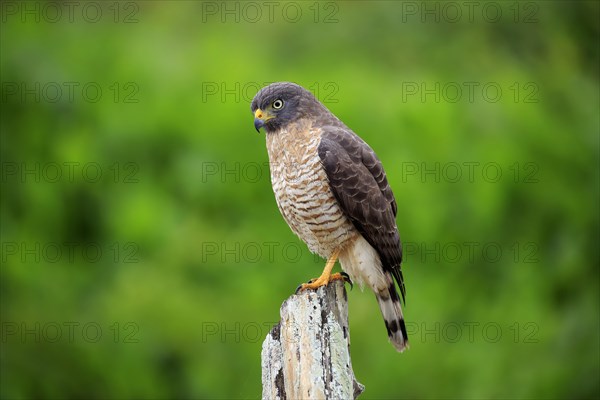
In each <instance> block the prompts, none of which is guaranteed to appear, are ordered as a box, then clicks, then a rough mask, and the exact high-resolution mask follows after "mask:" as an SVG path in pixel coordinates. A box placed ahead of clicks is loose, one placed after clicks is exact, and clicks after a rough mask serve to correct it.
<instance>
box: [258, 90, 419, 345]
mask: <svg viewBox="0 0 600 400" xmlns="http://www.w3.org/2000/svg"><path fill="white" fill-rule="evenodd" d="M251 109H252V112H253V113H254V114H255V117H256V119H255V127H256V129H257V130H259V129H260V128H261V127H265V129H266V132H267V138H266V141H267V152H268V154H269V161H270V167H271V182H272V185H273V191H274V193H275V198H276V200H277V205H278V207H279V210H280V212H281V214H282V215H283V217H284V219H285V221H286V222H287V223H288V225H289V226H290V228H291V229H292V231H293V232H294V233H295V234H296V235H298V236H299V237H300V239H302V240H303V241H304V242H305V243H306V244H307V245H308V247H309V249H310V250H311V251H312V252H314V253H317V254H319V255H320V256H322V257H324V258H328V259H330V261H331V260H333V261H332V263H331V265H333V262H335V259H336V258H337V256H338V254H339V260H340V264H341V266H342V269H343V270H344V271H346V272H347V273H348V275H349V276H350V277H351V279H352V280H355V281H357V282H358V283H359V284H361V286H362V285H363V284H365V283H366V284H367V286H369V287H370V288H371V290H373V292H374V293H375V296H376V297H377V301H378V303H379V306H380V309H381V312H382V314H383V317H384V321H385V325H386V328H387V331H388V335H389V337H390V340H391V342H392V344H393V345H394V347H395V348H396V349H397V350H398V351H403V350H404V349H405V348H406V347H407V345H408V338H407V334H406V328H405V324H404V318H403V316H402V309H401V307H400V297H399V295H398V292H397V290H396V285H395V283H394V281H396V282H397V284H398V286H399V287H400V293H401V294H402V298H403V299H404V297H405V288H404V281H403V277H402V272H401V269H400V264H401V262H402V248H401V245H400V238H399V234H398V228H397V227H396V220H395V218H396V212H397V205H396V201H395V199H394V195H393V193H392V189H391V188H390V186H389V184H388V182H387V178H386V174H385V171H384V169H383V166H382V164H381V162H380V161H379V159H378V158H377V155H376V154H375V152H374V151H373V150H372V149H371V148H370V147H369V145H368V144H367V143H366V142H365V141H363V140H362V139H361V138H360V137H359V136H357V135H356V134H355V133H354V132H352V131H351V130H350V129H349V128H348V127H347V126H346V125H344V124H343V123H342V122H341V121H340V120H339V119H338V118H336V117H335V116H334V115H333V114H332V113H331V112H330V111H329V110H328V109H327V108H326V107H325V106H324V105H323V104H321V103H320V102H319V101H318V100H317V99H316V98H315V97H314V96H313V95H312V94H311V93H310V92H309V91H307V90H305V89H304V88H302V87H300V86H298V85H295V84H293V83H287V82H281V83H274V84H271V85H269V86H267V87H265V88H263V89H262V90H261V91H260V92H259V93H258V94H257V95H256V96H255V98H254V99H253V100H252V105H251ZM328 264H329V263H328ZM326 270H327V268H326ZM326 272H327V271H324V275H322V277H321V278H323V277H324V276H325V278H323V279H325V280H324V284H326V283H327V282H328V279H329V272H327V274H326ZM321 278H320V279H321ZM319 282H321V281H319ZM319 284H322V283H318V284H316V285H319ZM305 286H308V287H314V285H312V286H311V285H305Z"/></svg>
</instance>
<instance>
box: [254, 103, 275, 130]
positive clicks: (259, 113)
mask: <svg viewBox="0 0 600 400" xmlns="http://www.w3.org/2000/svg"><path fill="white" fill-rule="evenodd" d="M272 118H274V117H273V116H272V115H270V114H268V113H267V112H265V111H263V110H261V109H260V108H259V109H257V110H256V111H255V112H254V128H255V129H256V132H260V128H263V127H264V126H265V124H266V123H267V121H268V120H270V119H272Z"/></svg>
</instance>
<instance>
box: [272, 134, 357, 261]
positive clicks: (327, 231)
mask: <svg viewBox="0 0 600 400" xmlns="http://www.w3.org/2000/svg"><path fill="white" fill-rule="evenodd" d="M320 141H321V136H320V132H319V131H318V130H313V129H311V127H310V126H309V125H306V123H304V124H303V125H298V124H297V125H294V124H290V126H288V128H287V129H285V130H281V131H279V132H277V133H270V134H267V151H268V154H269V163H270V170H271V183H272V185H273V192H274V193H275V199H276V201H277V206H278V207H279V211H280V212H281V214H282V215H283V218H284V219H285V221H286V222H287V223H288V225H289V226H290V228H291V229H292V231H293V232H294V233H295V234H296V235H298V237H300V239H302V240H303V241H304V242H305V243H306V244H307V246H308V248H309V249H310V251H311V252H313V253H317V254H319V255H320V256H321V257H323V258H328V257H329V256H330V255H331V254H332V253H333V252H334V250H335V249H338V248H340V249H341V248H344V247H345V246H346V245H347V244H348V243H349V242H350V241H352V240H353V239H355V237H356V235H357V232H356V230H355V229H354V226H353V225H352V223H351V222H350V221H349V220H348V218H347V217H346V216H345V215H344V214H343V212H342V210H341V209H340V207H339V205H338V202H337V200H336V199H335V197H334V196H333V193H332V192H331V189H330V188H329V181H328V179H327V175H326V174H325V171H324V170H323V167H322V166H321V160H320V158H319V154H318V147H319V143H320Z"/></svg>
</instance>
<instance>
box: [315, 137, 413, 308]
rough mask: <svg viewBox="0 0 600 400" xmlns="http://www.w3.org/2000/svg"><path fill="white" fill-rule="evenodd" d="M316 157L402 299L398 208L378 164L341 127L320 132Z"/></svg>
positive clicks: (364, 145) (359, 141)
mask: <svg viewBox="0 0 600 400" xmlns="http://www.w3.org/2000/svg"><path fill="white" fill-rule="evenodd" d="M319 157H320V158H321V163H322V164H323V168H324V169H325V173H326V174H327V177H328V178H329V185H330V187H331V191H332V192H333V194H334V196H335V198H336V199H337V201H338V202H339V204H340V207H341V209H342V210H343V211H344V213H345V214H346V216H347V217H348V218H349V219H350V220H351V221H352V223H353V224H354V226H355V227H356V229H357V230H358V231H359V232H360V233H361V234H362V235H363V237H364V238H365V239H366V240H367V242H369V244H370V245H371V246H373V248H374V249H375V250H377V252H378V253H379V256H380V257H381V261H382V264H383V268H384V269H385V270H387V271H389V272H391V273H392V275H393V276H394V278H395V279H396V281H397V282H398V286H399V287H400V292H401V293H402V298H403V299H404V298H405V295H406V289H405V287H404V279H403V277H402V271H401V270H400V263H401V262H402V247H401V245H400V236H399V234H398V228H397V226H396V212H397V206H396V200H395V199H394V194H393V193H392V189H391V188H390V186H389V184H388V181H387V178H386V175H385V171H384V170H383V165H382V164H381V161H379V159H378V158H377V155H376V154H375V152H374V151H373V150H372V149H371V148H370V147H369V145H368V144H367V143H365V141H363V140H362V139H361V138H360V137H358V136H357V135H355V134H354V133H352V132H351V131H349V130H346V129H343V128H341V127H325V128H324V129H323V133H322V135H321V143H320V144H319Z"/></svg>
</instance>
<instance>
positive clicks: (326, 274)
mask: <svg viewBox="0 0 600 400" xmlns="http://www.w3.org/2000/svg"><path fill="white" fill-rule="evenodd" d="M339 254H340V251H339V250H336V251H334V252H333V254H332V255H331V257H329V259H328V260H327V264H325V268H324V269H323V273H322V274H321V276H319V277H318V278H316V279H311V280H310V281H309V282H308V283H303V284H302V285H300V286H299V287H298V289H297V290H296V293H298V292H301V291H302V290H305V289H317V288H319V287H321V286H325V285H327V284H329V282H331V281H335V280H346V279H345V277H344V275H342V274H340V273H339V272H338V273H336V274H333V275H332V274H331V270H332V269H333V266H334V265H335V262H336V261H337V258H338V255H339Z"/></svg>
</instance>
